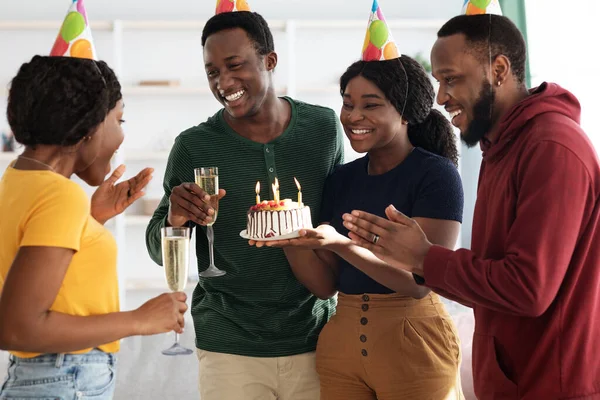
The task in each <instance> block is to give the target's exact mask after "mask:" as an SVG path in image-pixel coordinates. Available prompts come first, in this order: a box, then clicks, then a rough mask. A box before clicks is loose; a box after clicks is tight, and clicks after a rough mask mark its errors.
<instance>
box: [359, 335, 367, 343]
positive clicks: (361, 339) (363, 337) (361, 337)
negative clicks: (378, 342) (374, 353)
mask: <svg viewBox="0 0 600 400" xmlns="http://www.w3.org/2000/svg"><path fill="white" fill-rule="evenodd" d="M360 341H361V342H363V343H365V342H366V341H367V337H366V336H365V335H360Z"/></svg>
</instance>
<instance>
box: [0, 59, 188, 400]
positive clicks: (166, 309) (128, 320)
mask: <svg viewBox="0 0 600 400" xmlns="http://www.w3.org/2000/svg"><path fill="white" fill-rule="evenodd" d="M7 116H8V122H9V124H10V126H11V128H12V130H13V132H14V135H15V138H16V140H17V141H18V142H19V143H21V144H23V145H24V146H25V151H24V152H23V154H22V155H21V156H19V158H18V159H17V160H16V161H15V162H13V163H12V164H11V165H10V166H9V167H8V168H7V170H6V172H5V173H4V175H3V176H2V180H1V181H0V214H1V215H2V218H1V219H0V232H2V236H1V237H0V290H1V293H0V349H5V350H9V351H11V356H10V363H9V368H8V377H7V379H6V381H5V382H4V384H3V386H2V387H1V388H0V398H1V399H5V398H8V399H12V398H52V399H55V398H60V399H67V398H68V399H75V398H77V399H80V398H87V397H88V396H90V397H91V396H93V398H94V399H110V398H112V394H113V391H114V382H115V378H114V374H115V357H114V353H116V352H117V351H118V350H119V342H118V341H119V339H122V338H124V337H128V336H133V335H150V334H157V333H164V332H169V331H172V330H175V331H176V332H181V331H182V328H183V313H184V312H185V310H186V308H187V307H186V304H185V300H186V297H185V294H184V293H174V294H163V295H161V296H158V297H156V298H154V299H152V300H150V301H148V302H147V303H145V304H144V305H142V306H141V307H140V308H139V309H137V310H135V311H131V312H119V298H118V283H117V247H116V243H115V240H114V238H113V237H112V235H111V233H110V232H109V231H108V230H107V229H106V228H105V227H104V226H103V224H104V223H105V222H106V221H107V220H108V219H109V218H111V217H113V216H115V215H117V214H119V213H120V212H123V210H124V209H125V208H127V207H128V206H129V205H130V204H131V203H133V201H135V200H136V199H137V198H139V197H141V195H142V192H141V190H142V189H143V187H144V186H145V185H146V184H147V183H148V181H149V179H150V173H151V170H145V171H142V172H141V173H140V174H138V176H136V177H135V178H132V179H130V180H128V181H125V182H123V183H120V184H118V185H115V183H116V181H117V179H118V178H119V177H120V176H121V175H122V173H123V169H124V167H119V168H118V169H117V170H116V171H115V173H114V174H113V175H112V176H111V177H110V178H109V179H108V180H107V181H105V182H104V177H105V176H106V175H107V174H108V173H109V172H110V160H111V158H112V156H113V154H114V153H115V151H116V150H117V148H118V147H119V146H120V145H121V143H122V142H123V131H122V129H121V124H122V122H123V121H122V118H123V100H122V96H121V86H120V84H119V82H118V80H117V78H116V76H115V74H114V72H113V71H112V70H111V69H110V68H109V67H108V66H107V65H106V63H104V62H101V61H93V60H88V59H79V58H69V57H41V56H35V57H33V59H32V60H31V61H30V62H28V63H25V64H23V65H22V66H21V68H20V70H19V72H18V73H17V76H16V77H15V78H14V79H13V81H12V84H11V88H10V92H9V97H8V108H7ZM73 175H77V176H78V177H79V178H81V179H82V180H83V181H85V182H86V183H87V184H89V185H91V186H100V187H99V189H98V190H97V191H96V193H95V194H94V196H93V197H92V201H91V205H90V200H89V198H88V197H87V195H86V193H85V192H84V190H83V189H82V188H81V186H79V185H78V184H77V183H75V182H73V181H72V180H71V179H70V178H71V177H72V176H73Z"/></svg>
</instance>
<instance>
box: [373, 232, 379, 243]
mask: <svg viewBox="0 0 600 400" xmlns="http://www.w3.org/2000/svg"><path fill="white" fill-rule="evenodd" d="M372 242H373V244H377V242H379V235H376V234H374V235H373V240H372Z"/></svg>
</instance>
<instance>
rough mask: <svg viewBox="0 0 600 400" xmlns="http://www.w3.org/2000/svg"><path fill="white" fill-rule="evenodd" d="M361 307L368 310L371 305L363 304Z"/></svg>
mask: <svg viewBox="0 0 600 400" xmlns="http://www.w3.org/2000/svg"><path fill="white" fill-rule="evenodd" d="M361 308H362V310H363V311H367V310H368V309H369V305H368V304H363V305H362V307H361Z"/></svg>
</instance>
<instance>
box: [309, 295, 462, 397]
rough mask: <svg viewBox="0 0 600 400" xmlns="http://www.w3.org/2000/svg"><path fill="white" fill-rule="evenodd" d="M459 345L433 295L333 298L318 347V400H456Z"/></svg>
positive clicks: (458, 374) (442, 306)
mask: <svg viewBox="0 0 600 400" xmlns="http://www.w3.org/2000/svg"><path fill="white" fill-rule="evenodd" d="M459 364H460V344H459V340H458V335H457V333H456V330H455V328H454V324H453V322H452V320H451V318H450V316H449V314H448V312H447V311H446V308H445V307H444V305H443V303H442V302H441V301H440V299H439V297H438V296H437V295H436V294H433V293H431V294H429V295H428V296H426V297H424V298H423V299H420V300H416V299H413V298H409V297H405V296H400V295H396V294H391V295H377V294H369V295H344V294H340V295H339V297H338V306H337V311H336V315H335V316H334V317H333V318H332V319H331V320H330V321H329V323H327V325H325V328H324V329H323V331H322V332H321V335H320V337H319V343H318V346H317V371H318V373H319V377H320V380H321V399H322V400H338V399H339V400H377V399H379V400H395V399H398V400H399V399H402V400H462V399H463V395H462V389H461V385H460V369H459Z"/></svg>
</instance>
